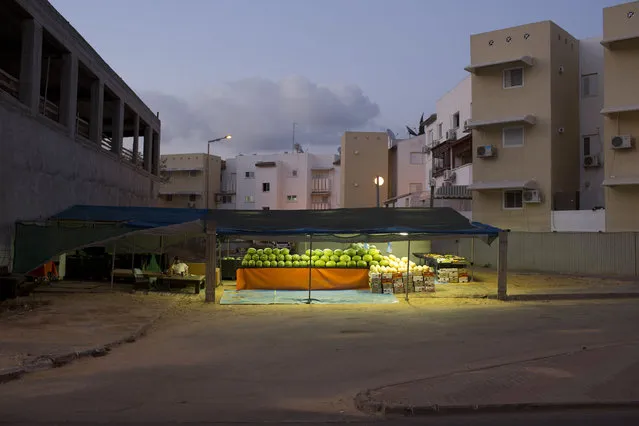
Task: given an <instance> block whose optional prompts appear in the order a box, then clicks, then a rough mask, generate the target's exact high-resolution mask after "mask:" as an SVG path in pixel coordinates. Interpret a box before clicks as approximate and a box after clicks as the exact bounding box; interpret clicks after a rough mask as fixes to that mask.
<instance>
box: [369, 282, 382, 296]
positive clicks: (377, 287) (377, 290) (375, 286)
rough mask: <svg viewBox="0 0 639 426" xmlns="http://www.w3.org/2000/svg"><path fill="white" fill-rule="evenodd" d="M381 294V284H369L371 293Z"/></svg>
mask: <svg viewBox="0 0 639 426" xmlns="http://www.w3.org/2000/svg"><path fill="white" fill-rule="evenodd" d="M382 292H383V288H382V283H381V282H380V283H375V284H371V293H375V294H381V293H382Z"/></svg>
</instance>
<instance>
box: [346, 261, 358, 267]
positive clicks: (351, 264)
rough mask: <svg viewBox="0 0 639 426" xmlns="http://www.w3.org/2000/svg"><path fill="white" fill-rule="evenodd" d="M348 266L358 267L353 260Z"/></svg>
mask: <svg viewBox="0 0 639 426" xmlns="http://www.w3.org/2000/svg"><path fill="white" fill-rule="evenodd" d="M347 266H348V267H349V268H354V267H356V266H357V262H355V261H352V260H351V261H350V262H348V264H347Z"/></svg>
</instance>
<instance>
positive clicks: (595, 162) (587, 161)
mask: <svg viewBox="0 0 639 426" xmlns="http://www.w3.org/2000/svg"><path fill="white" fill-rule="evenodd" d="M599 166H601V162H600V161H599V156H598V155H584V167H599Z"/></svg>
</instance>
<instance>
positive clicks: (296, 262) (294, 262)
mask: <svg viewBox="0 0 639 426" xmlns="http://www.w3.org/2000/svg"><path fill="white" fill-rule="evenodd" d="M293 267H294V268H299V267H300V261H299V260H294V261H293Z"/></svg>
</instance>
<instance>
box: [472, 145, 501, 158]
mask: <svg viewBox="0 0 639 426" xmlns="http://www.w3.org/2000/svg"><path fill="white" fill-rule="evenodd" d="M476 152H477V158H491V157H495V156H496V155H497V150H496V149H495V147H494V146H492V145H482V146H478V147H477V150H476Z"/></svg>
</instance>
